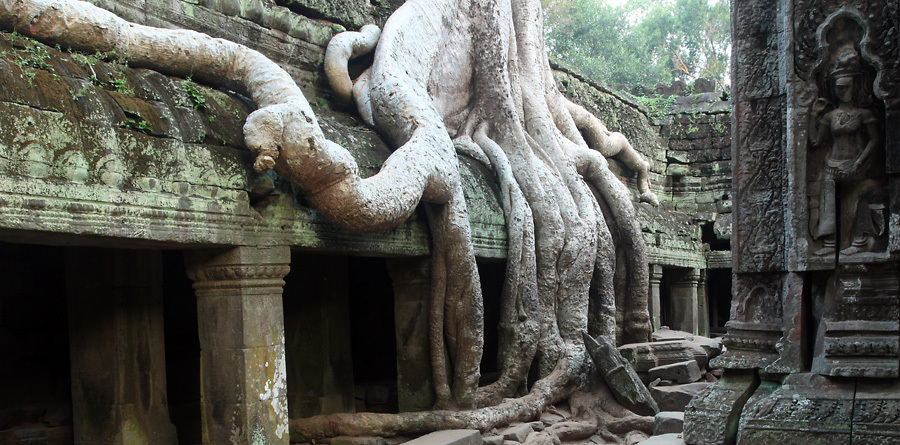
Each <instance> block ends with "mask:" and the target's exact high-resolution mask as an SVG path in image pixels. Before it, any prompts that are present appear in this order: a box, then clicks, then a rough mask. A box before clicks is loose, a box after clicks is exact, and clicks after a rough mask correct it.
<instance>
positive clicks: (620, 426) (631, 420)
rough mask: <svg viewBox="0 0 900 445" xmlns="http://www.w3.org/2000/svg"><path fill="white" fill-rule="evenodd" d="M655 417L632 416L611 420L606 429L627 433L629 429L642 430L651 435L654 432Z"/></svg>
mask: <svg viewBox="0 0 900 445" xmlns="http://www.w3.org/2000/svg"><path fill="white" fill-rule="evenodd" d="M654 422H655V419H654V418H653V417H650V416H631V417H626V418H624V419H619V420H616V421H614V422H610V423H609V425H606V429H608V430H609V432H611V433H614V434H625V433H627V432H629V431H641V432H644V433H647V435H650V434H651V433H653V423H654Z"/></svg>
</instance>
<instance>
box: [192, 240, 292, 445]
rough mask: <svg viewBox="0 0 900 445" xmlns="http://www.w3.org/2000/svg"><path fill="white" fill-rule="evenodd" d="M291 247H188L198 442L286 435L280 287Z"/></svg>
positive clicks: (274, 439) (281, 439) (279, 439)
mask: <svg viewBox="0 0 900 445" xmlns="http://www.w3.org/2000/svg"><path fill="white" fill-rule="evenodd" d="M290 258H291V256H290V249H289V248H288V247H286V246H282V247H271V248H256V247H236V248H231V249H215V250H202V251H188V252H186V254H185V262H186V266H187V268H188V276H189V277H190V278H191V279H192V280H193V281H194V290H195V291H196V293H197V318H198V321H199V323H198V328H199V334H200V349H201V352H200V366H201V369H202V371H201V376H200V377H201V394H202V397H201V401H200V403H201V410H202V423H203V442H204V443H210V444H219V443H245V444H249V443H268V444H276V443H281V444H285V445H286V444H287V443H288V438H289V434H288V408H287V388H286V386H287V382H286V381H287V378H286V370H285V369H286V368H285V355H284V316H283V307H282V300H281V294H282V287H283V286H284V280H283V278H284V276H285V275H287V273H288V271H289V270H290Z"/></svg>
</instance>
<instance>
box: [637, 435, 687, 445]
mask: <svg viewBox="0 0 900 445" xmlns="http://www.w3.org/2000/svg"><path fill="white" fill-rule="evenodd" d="M638 445H684V438H683V437H682V436H681V434H678V433H669V434H663V435H661V436H651V437H650V438H649V439H647V440H645V441H643V442H638Z"/></svg>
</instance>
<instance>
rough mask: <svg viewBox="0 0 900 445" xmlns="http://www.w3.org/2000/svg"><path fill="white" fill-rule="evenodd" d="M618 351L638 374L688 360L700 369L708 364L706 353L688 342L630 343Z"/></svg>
mask: <svg viewBox="0 0 900 445" xmlns="http://www.w3.org/2000/svg"><path fill="white" fill-rule="evenodd" d="M618 349H619V353H621V354H622V357H624V358H625V360H628V361H629V362H630V363H631V365H632V366H633V367H634V370H635V371H637V372H639V373H646V372H647V371H649V370H650V369H651V368H655V367H657V366H663V365H671V364H672V363H678V362H685V361H688V360H695V361H696V362H697V365H698V366H699V367H701V368H705V367H706V365H707V364H708V363H709V357H708V356H707V354H706V351H705V350H704V349H703V348H702V347H700V346H699V345H697V344H696V343H692V342H690V341H688V340H672V341H660V342H647V343H630V344H627V345H622V346H619V348H618Z"/></svg>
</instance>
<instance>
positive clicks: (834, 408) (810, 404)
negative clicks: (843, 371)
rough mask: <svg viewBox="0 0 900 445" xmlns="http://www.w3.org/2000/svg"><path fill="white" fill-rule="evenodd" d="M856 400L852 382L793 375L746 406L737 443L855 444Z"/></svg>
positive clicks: (808, 375)
mask: <svg viewBox="0 0 900 445" xmlns="http://www.w3.org/2000/svg"><path fill="white" fill-rule="evenodd" d="M853 399H854V384H853V382H852V381H840V380H836V379H830V378H827V377H823V376H819V375H816V374H800V373H797V374H791V375H790V376H788V377H787V378H786V379H785V381H784V384H783V385H781V386H780V387H777V389H774V391H771V392H768V391H762V392H761V393H760V394H759V396H757V395H754V397H753V398H752V399H751V400H750V401H748V402H747V405H746V406H745V408H744V412H743V414H742V415H741V428H740V433H739V435H738V443H743V444H753V443H798V442H815V443H822V444H846V443H854V442H852V441H851V429H852V428H851V424H850V422H851V418H852V414H853ZM812 419H814V421H811V420H812Z"/></svg>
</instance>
